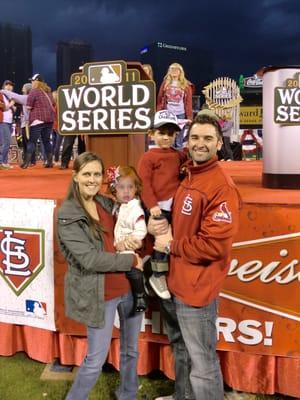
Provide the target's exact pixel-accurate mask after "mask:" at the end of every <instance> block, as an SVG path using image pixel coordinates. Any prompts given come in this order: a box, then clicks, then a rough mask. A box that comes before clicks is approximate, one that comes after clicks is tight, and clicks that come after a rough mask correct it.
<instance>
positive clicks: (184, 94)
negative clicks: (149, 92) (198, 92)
mask: <svg viewBox="0 0 300 400" xmlns="http://www.w3.org/2000/svg"><path fill="white" fill-rule="evenodd" d="M192 94H193V93H192V85H191V82H189V81H188V80H187V79H186V77H185V74H184V70H183V68H182V66H181V65H180V64H178V63H173V64H171V65H170V66H169V68H168V72H167V74H166V76H165V77H164V80H163V82H162V84H161V86H160V89H159V92H158V96H157V111H159V110H168V111H170V112H172V113H173V114H175V115H176V117H177V119H188V120H190V121H192V119H193V110H192Z"/></svg>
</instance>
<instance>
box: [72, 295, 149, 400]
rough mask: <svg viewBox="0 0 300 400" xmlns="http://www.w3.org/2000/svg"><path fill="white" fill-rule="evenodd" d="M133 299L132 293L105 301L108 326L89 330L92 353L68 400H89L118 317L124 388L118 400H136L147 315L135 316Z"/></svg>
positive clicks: (80, 371)
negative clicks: (140, 338)
mask: <svg viewBox="0 0 300 400" xmlns="http://www.w3.org/2000/svg"><path fill="white" fill-rule="evenodd" d="M132 308H133V297H132V294H131V292H129V293H128V294H126V295H123V296H120V297H117V298H114V299H112V300H109V301H106V302H105V326H104V327H103V328H101V329H100V328H91V327H87V335H88V350H87V355H86V357H85V359H84V361H83V363H82V364H81V366H80V368H79V370H78V373H77V376H76V378H75V381H74V383H73V385H72V387H71V389H70V391H69V393H68V395H67V397H66V400H87V398H88V395H89V392H90V391H91V389H92V387H93V386H94V385H95V383H96V381H97V379H98V377H99V375H100V373H101V371H102V367H103V364H104V363H105V361H106V358H107V354H108V351H109V347H110V342H111V337H112V330H113V324H114V320H115V314H116V311H117V310H118V314H119V318H120V378H121V382H120V386H119V387H118V389H117V391H116V398H117V399H118V400H135V399H136V396H137V391H138V385H139V384H138V376H137V361H138V336H139V333H140V328H141V323H142V318H143V314H142V313H137V314H135V315H133V316H132V315H131V311H132Z"/></svg>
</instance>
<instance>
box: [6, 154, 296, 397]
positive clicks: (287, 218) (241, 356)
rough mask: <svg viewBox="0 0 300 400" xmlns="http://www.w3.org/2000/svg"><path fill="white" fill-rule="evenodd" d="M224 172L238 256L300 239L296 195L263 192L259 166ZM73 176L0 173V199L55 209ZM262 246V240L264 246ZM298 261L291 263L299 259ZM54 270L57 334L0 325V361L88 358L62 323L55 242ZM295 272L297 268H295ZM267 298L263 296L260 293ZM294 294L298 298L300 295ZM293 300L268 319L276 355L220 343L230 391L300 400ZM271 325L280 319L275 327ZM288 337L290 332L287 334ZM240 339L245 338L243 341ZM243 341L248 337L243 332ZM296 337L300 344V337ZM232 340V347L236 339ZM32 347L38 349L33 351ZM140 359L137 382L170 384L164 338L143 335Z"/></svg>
mask: <svg viewBox="0 0 300 400" xmlns="http://www.w3.org/2000/svg"><path fill="white" fill-rule="evenodd" d="M221 165H222V167H223V168H224V169H225V170H226V171H228V173H229V174H230V175H231V176H232V178H233V180H234V181H235V183H236V184H237V186H238V188H239V191H240V194H241V197H242V200H243V204H244V206H243V210H242V215H241V227H240V235H239V237H238V239H237V240H236V241H237V242H238V245H237V248H236V249H235V250H234V251H236V252H238V251H240V248H241V247H243V245H241V243H246V242H247V241H248V242H249V241H250V242H251V241H254V242H259V241H263V240H265V241H266V240H268V238H269V237H275V238H278V237H280V238H282V237H284V236H285V235H293V234H294V233H297V232H300V190H278V189H266V188H262V187H261V175H262V162H261V161H234V162H222V163H221ZM71 173H72V172H71V169H67V170H62V171H61V170H59V168H58V167H54V168H51V169H45V168H43V166H42V165H41V164H40V165H37V166H36V167H33V168H28V169H26V170H23V169H21V168H20V167H18V166H14V168H13V169H11V170H5V171H3V170H1V171H0V198H2V197H6V198H37V199H53V200H55V201H56V203H57V206H59V204H61V202H62V200H63V199H64V197H65V195H66V192H67V189H68V185H69V183H70V177H71ZM0 216H1V210H0ZM0 226H1V222H0ZM261 238H264V239H263V240H261ZM278 240H279V239H278ZM280 240H281V241H282V240H283V239H280ZM294 242H295V241H294ZM294 242H293V243H294ZM251 243H252V242H251ZM251 246H252V254H253V253H255V251H256V250H255V249H254V250H253V245H251ZM298 247H299V246H298ZM293 249H294V248H293ZM259 251H260V250H258V252H259ZM295 251H296V250H295ZM298 253H299V250H298ZM298 253H297V254H295V255H293V257H294V258H297V257H298ZM234 254H235V253H234ZM298 258H300V257H298ZM54 268H55V304H56V311H55V316H56V326H57V329H58V331H57V332H50V331H47V330H44V329H38V328H33V327H29V326H20V325H18V326H17V325H11V324H5V323H0V355H2V356H10V355H12V354H14V353H16V352H18V351H25V352H26V353H27V354H28V356H29V357H31V358H33V359H35V360H38V361H40V362H44V363H51V362H52V361H53V359H54V358H58V359H59V360H60V362H61V363H62V364H73V365H79V364H80V363H81V361H82V359H83V357H84V355H85V351H86V339H85V337H84V329H83V328H82V327H81V326H80V325H79V324H76V323H73V322H72V321H70V320H67V319H66V318H65V317H64V315H63V307H62V304H63V294H62V290H63V275H64V272H65V269H66V265H65V264H64V260H63V258H62V256H61V254H60V252H59V250H58V248H57V243H56V240H55V247H54ZM295 268H298V265H297V266H295ZM232 279H233V277H230V276H229V277H228V282H227V283H226V285H225V290H224V297H222V298H221V303H223V304H224V305H223V306H222V304H221V311H222V312H224V315H226V316H228V315H229V314H228V313H229V310H230V307H231V306H232V307H233V306H236V303H235V302H233V301H231V300H230V296H229V295H228V293H229V294H231V295H232V293H233V288H232ZM294 283H295V285H296V284H297V290H298V286H299V280H298V281H297V282H294ZM272 285H273V282H272V283H271V284H270V285H269V286H268V289H269V292H270V291H271V290H272V288H273V286H272ZM258 289H259V288H258ZM284 290H285V289H284ZM286 290H287V291H288V292H289V294H291V290H296V286H287V288H286ZM261 292H263V290H261ZM265 292H268V291H266V290H265ZM296 293H297V297H299V295H298V291H297V292H296ZM226 296H227V297H226ZM243 296H244V297H243ZM243 296H242V297H243V299H244V300H245V299H247V301H249V296H250V295H249V293H246V294H245V293H243ZM247 296H248V297H247ZM288 297H291V296H287V294H286V293H285V292H284V295H283V297H282V299H283V301H285V299H287V298H288ZM291 298H292V299H293V304H290V303H288V300H286V301H287V303H286V304H284V307H281V304H280V301H278V304H276V305H275V306H276V307H277V308H276V307H275V306H274V304H273V306H274V307H275V308H276V312H278V313H277V314H276V312H275V314H272V315H274V326H275V327H276V326H278V327H280V329H278V330H277V331H276V330H275V328H274V336H273V344H274V346H273V350H272V349H271V348H270V349H268V348H263V346H262V344H257V345H253V346H252V347H251V349H250V350H249V349H246V350H245V348H244V347H243V346H242V345H241V343H240V344H238V345H237V343H230V341H229V342H226V340H224V338H222V337H221V338H220V344H221V345H220V351H219V355H220V360H221V365H222V371H223V375H224V380H225V382H226V383H227V384H228V385H229V386H230V387H232V388H234V389H236V390H240V391H245V392H252V393H265V394H273V393H281V394H285V395H289V396H294V397H300V384H299V377H300V344H299V340H298V341H297V340H296V339H295V341H293V338H292V334H291V332H292V331H294V332H296V333H297V335H298V332H300V322H299V321H300V319H299V316H300V300H297V299H296V297H295V299H296V300H294V298H293V297H291ZM279 300H280V299H279ZM270 301H271V300H270V298H268V293H267V295H266V298H264V302H263V303H264V304H266V303H267V302H270ZM245 304H247V303H243V304H240V307H241V312H242V313H243V312H244V313H245V315H246V316H247V319H249V320H250V319H251V320H253V319H254V320H255V319H256V317H255V316H254V314H253V313H254V311H255V310H256V311H257V309H255V307H256V305H254V308H251V310H250V311H249V315H248V314H247V313H246V312H245V308H246V306H245ZM260 305H261V304H260ZM258 308H259V307H258ZM283 308H284V312H286V313H294V314H293V318H294V319H293V320H290V319H288V318H285V317H284V315H283V311H282V310H283ZM253 310H254V311H253ZM257 312H261V315H260V318H262V316H263V315H265V314H266V315H269V314H267V313H266V311H265V310H263V311H261V310H260V311H257ZM263 313H265V314H263ZM280 313H281V314H280ZM257 318H258V317H257ZM276 318H278V319H277V320H276ZM265 320H266V321H268V320H269V317H268V318H267V317H266V319H265ZM276 324H277V325H276ZM284 324H286V325H284ZM282 326H286V327H287V329H289V327H291V326H292V327H293V329H292V330H290V331H288V330H287V331H281V327H282ZM250 332H251V331H250ZM286 332H289V334H287V333H286ZM248 333H249V331H248ZM240 335H243V333H241V334H240ZM250 336H251V335H250ZM279 336H281V340H282V338H284V340H285V344H284V343H282V342H280V340H279ZM244 337H247V334H246V333H245V332H244ZM277 337H278V339H277ZM298 337H300V334H299V335H298ZM234 340H235V341H236V336H235V337H234ZM289 340H291V349H290V351H286V347H288V345H289V343H288V341H289ZM37 343H38V345H36V344H37ZM297 346H298V347H297ZM248 347H249V346H248ZM274 349H275V350H274ZM118 350H119V340H118V338H115V339H113V341H112V345H111V350H110V354H109V362H110V363H112V364H113V365H114V366H115V367H116V368H117V367H118V362H119V354H118ZM139 351H140V359H139V365H138V371H139V374H141V375H145V374H147V373H149V372H150V371H151V370H154V369H160V370H162V371H163V372H164V373H165V374H166V375H167V376H168V377H170V378H173V377H174V374H173V359H172V354H171V350H170V347H169V345H168V344H167V341H166V338H163V339H162V338H161V336H159V337H158V339H157V340H155V338H154V336H152V339H151V340H146V339H145V336H143V334H142V335H141V339H140V342H139ZM274 351H275V353H274ZM276 352H277V353H276Z"/></svg>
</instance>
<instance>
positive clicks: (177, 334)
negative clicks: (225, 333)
mask: <svg viewBox="0 0 300 400" xmlns="http://www.w3.org/2000/svg"><path fill="white" fill-rule="evenodd" d="M162 307H163V313H164V314H165V318H166V319H165V321H166V326H167V332H168V336H169V340H170V342H171V345H172V348H173V353H174V359H175V376H176V380H175V399H176V400H182V399H195V400H223V399H224V391H223V379H222V373H221V368H220V363H219V359H218V356H217V353H216V343H217V332H216V317H217V300H214V301H212V302H211V303H210V304H208V305H207V306H204V307H192V306H189V305H186V304H184V303H182V302H181V301H180V300H179V299H177V298H175V297H174V298H173V299H171V300H163V301H162ZM187 360H189V361H187ZM185 364H187V365H189V367H188V368H189V369H190V371H187V367H185ZM188 374H189V381H190V384H191V386H192V393H193V395H191V393H189V391H190V389H189V390H187V389H188V386H189V385H188V384H187V380H188V379H187V376H188ZM191 396H192V397H191Z"/></svg>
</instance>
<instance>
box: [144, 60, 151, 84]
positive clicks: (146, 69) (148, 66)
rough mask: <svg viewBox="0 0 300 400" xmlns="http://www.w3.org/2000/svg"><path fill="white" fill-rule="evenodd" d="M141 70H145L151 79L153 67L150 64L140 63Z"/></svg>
mask: <svg viewBox="0 0 300 400" xmlns="http://www.w3.org/2000/svg"><path fill="white" fill-rule="evenodd" d="M142 68H143V70H144V71H145V72H146V74H147V75H148V77H149V78H150V79H151V80H152V81H153V69H152V67H151V65H150V64H142Z"/></svg>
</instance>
